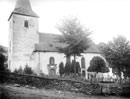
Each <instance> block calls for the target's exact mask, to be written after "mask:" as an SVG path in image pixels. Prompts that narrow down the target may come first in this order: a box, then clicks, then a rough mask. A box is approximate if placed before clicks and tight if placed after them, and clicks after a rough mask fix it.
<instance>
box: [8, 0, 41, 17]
mask: <svg viewBox="0 0 130 99" xmlns="http://www.w3.org/2000/svg"><path fill="white" fill-rule="evenodd" d="M12 14H20V15H26V16H31V17H39V16H38V15H37V14H36V13H35V12H33V10H32V7H31V4H30V2H29V0H17V2H16V5H15V9H14V10H13V12H12V13H11V15H10V17H9V19H10V18H11V16H12Z"/></svg>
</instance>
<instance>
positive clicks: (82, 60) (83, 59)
mask: <svg viewBox="0 0 130 99" xmlns="http://www.w3.org/2000/svg"><path fill="white" fill-rule="evenodd" d="M81 66H82V68H85V58H84V57H82V58H81Z"/></svg>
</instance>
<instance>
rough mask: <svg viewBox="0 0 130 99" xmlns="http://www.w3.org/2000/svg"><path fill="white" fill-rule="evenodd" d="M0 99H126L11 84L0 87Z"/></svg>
mask: <svg viewBox="0 0 130 99" xmlns="http://www.w3.org/2000/svg"><path fill="white" fill-rule="evenodd" d="M0 99H128V98H124V97H117V96H94V95H84V94H81V93H74V92H69V91H59V90H49V89H48V90H47V89H38V88H35V87H29V86H18V85H17V86H16V85H12V84H10V85H9V84H8V85H7V84H4V85H0Z"/></svg>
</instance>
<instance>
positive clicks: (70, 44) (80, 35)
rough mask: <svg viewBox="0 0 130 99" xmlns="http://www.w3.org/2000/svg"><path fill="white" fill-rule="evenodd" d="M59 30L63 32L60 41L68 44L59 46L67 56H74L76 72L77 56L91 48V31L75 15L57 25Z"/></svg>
mask: <svg viewBox="0 0 130 99" xmlns="http://www.w3.org/2000/svg"><path fill="white" fill-rule="evenodd" d="M57 28H58V30H59V31H60V32H61V33H62V34H63V36H61V37H60V38H59V42H60V43H64V44H66V47H64V48H58V49H59V51H60V52H62V53H64V54H65V55H66V57H70V56H73V57H74V64H75V65H74V66H75V73H76V56H80V55H81V53H83V52H84V51H85V50H86V49H87V48H89V45H90V44H89V42H90V38H89V35H90V32H89V30H88V29H86V28H85V27H84V26H83V25H81V23H80V22H79V20H78V19H77V18H75V17H68V18H65V19H64V20H62V22H61V24H58V25H57Z"/></svg>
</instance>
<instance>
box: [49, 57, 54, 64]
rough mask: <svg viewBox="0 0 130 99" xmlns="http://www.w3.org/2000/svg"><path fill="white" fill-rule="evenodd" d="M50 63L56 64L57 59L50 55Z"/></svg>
mask: <svg viewBox="0 0 130 99" xmlns="http://www.w3.org/2000/svg"><path fill="white" fill-rule="evenodd" d="M49 61H50V64H51V65H52V64H55V59H54V57H50V60H49Z"/></svg>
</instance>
